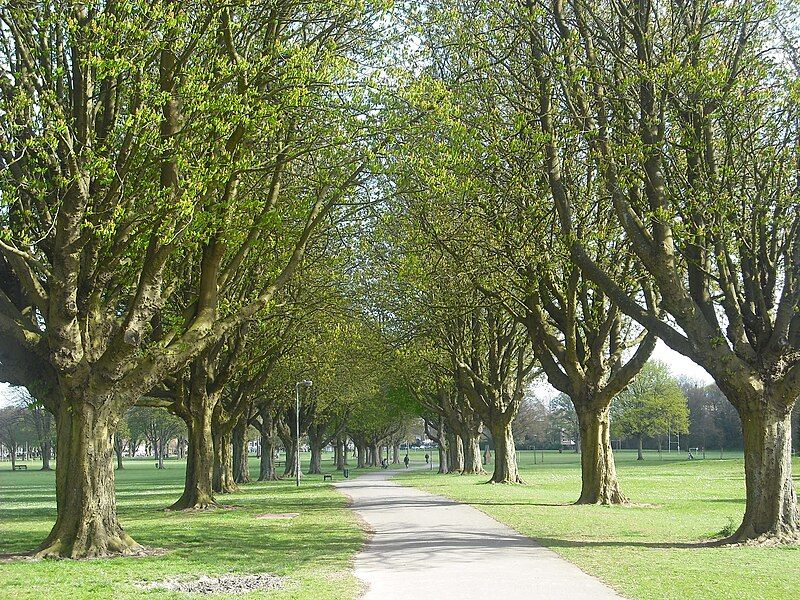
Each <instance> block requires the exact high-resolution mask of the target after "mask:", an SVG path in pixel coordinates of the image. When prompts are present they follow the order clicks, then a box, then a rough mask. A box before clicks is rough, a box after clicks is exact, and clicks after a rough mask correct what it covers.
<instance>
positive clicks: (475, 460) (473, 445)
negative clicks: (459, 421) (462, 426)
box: [461, 433, 486, 475]
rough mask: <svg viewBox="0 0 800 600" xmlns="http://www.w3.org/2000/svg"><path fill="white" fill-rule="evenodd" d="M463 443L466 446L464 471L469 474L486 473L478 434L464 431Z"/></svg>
mask: <svg viewBox="0 0 800 600" xmlns="http://www.w3.org/2000/svg"><path fill="white" fill-rule="evenodd" d="M461 445H462V447H463V448H464V469H463V470H462V473H465V474H468V475H474V474H485V473H486V471H484V469H483V465H482V464H481V449H480V446H479V445H478V436H477V435H475V436H473V435H470V434H469V433H464V435H462V436H461Z"/></svg>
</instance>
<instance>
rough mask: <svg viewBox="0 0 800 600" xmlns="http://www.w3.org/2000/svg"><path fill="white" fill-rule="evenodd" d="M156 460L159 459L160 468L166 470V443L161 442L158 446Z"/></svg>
mask: <svg viewBox="0 0 800 600" xmlns="http://www.w3.org/2000/svg"><path fill="white" fill-rule="evenodd" d="M155 448H156V458H157V459H158V468H159V469H163V468H164V454H165V453H166V442H164V441H159V442H158V444H156V447H155Z"/></svg>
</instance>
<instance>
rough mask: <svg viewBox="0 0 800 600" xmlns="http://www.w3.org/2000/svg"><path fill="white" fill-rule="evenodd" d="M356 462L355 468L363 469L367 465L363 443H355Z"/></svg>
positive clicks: (365, 449)
mask: <svg viewBox="0 0 800 600" xmlns="http://www.w3.org/2000/svg"><path fill="white" fill-rule="evenodd" d="M355 446H356V460H357V461H358V462H357V463H356V468H357V469H363V468H365V467H366V466H367V447H366V445H364V444H356V445H355Z"/></svg>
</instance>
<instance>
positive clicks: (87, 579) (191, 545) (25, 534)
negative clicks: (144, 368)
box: [0, 458, 364, 600]
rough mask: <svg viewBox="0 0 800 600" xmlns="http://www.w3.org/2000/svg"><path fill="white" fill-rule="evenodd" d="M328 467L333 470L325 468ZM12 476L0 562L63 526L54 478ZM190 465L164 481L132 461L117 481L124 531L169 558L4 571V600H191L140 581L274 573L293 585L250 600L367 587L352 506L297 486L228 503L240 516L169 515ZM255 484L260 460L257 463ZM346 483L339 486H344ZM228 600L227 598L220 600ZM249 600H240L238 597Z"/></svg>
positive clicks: (1, 498)
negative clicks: (358, 570) (358, 572)
mask: <svg viewBox="0 0 800 600" xmlns="http://www.w3.org/2000/svg"><path fill="white" fill-rule="evenodd" d="M328 462H329V461H326V465H327V464H328ZM28 464H29V465H30V466H29V468H30V469H31V470H29V471H22V472H11V466H10V464H9V463H7V462H2V463H0V554H4V553H18V552H25V551H29V550H32V549H33V548H35V547H36V546H37V544H38V543H39V542H41V541H42V540H43V539H44V538H45V536H46V535H47V533H48V532H49V530H50V527H51V526H52V524H53V522H54V520H55V496H54V475H53V473H42V472H39V471H37V470H34V469H38V468H39V465H38V464H37V463H35V462H31V463H28ZM183 469H184V465H183V464H182V463H179V462H177V461H168V462H167V468H166V469H165V470H163V471H159V470H157V469H155V468H154V462H153V461H152V460H135V461H128V462H127V463H126V464H125V469H124V470H123V471H117V501H118V508H119V516H120V520H121V521H122V524H123V526H124V527H125V528H126V530H127V531H128V533H130V534H131V535H132V536H133V537H134V539H136V540H137V541H138V542H140V543H142V544H144V545H146V546H147V547H149V548H163V549H165V550H166V553H165V554H164V555H161V556H152V557H146V558H116V559H111V560H91V561H52V560H47V561H35V562H34V561H19V560H13V561H3V562H0V598H3V599H5V598H15V599H16V598H30V599H31V600H33V599H35V600H41V599H43V598H46V599H47V600H56V599H59V598H64V599H67V598H68V599H70V600H73V599H76V598H91V599H92V600H94V599H101V598H114V599H122V598H143V597H144V598H154V599H155V598H183V597H186V596H185V595H183V594H178V593H175V592H165V591H147V592H144V591H142V590H140V589H138V588H136V587H135V586H134V584H135V582H137V581H153V580H159V579H163V578H165V577H172V576H182V575H186V576H194V577H196V576H200V575H204V574H207V575H218V574H224V573H229V572H236V573H263V572H267V573H272V574H276V575H281V576H284V577H287V578H288V580H289V581H288V585H287V586H286V588H285V589H284V590H282V591H279V592H269V593H266V592H261V593H252V594H250V595H248V596H246V597H247V598H260V597H264V598H266V597H268V598H271V599H275V600H284V599H289V598H292V599H309V600H311V599H313V600H333V599H341V600H345V599H347V600H351V599H352V598H354V597H356V596H357V595H358V593H359V589H360V583H359V582H358V580H357V579H356V578H355V577H354V576H353V575H352V564H351V562H352V558H353V556H354V555H355V554H356V552H358V550H359V549H360V548H361V546H362V543H363V539H364V536H363V533H362V531H361V529H360V528H359V526H358V524H357V522H356V520H355V518H354V516H353V514H352V513H351V512H350V511H349V510H347V508H346V507H347V501H346V499H345V497H344V496H342V495H341V494H339V493H338V492H337V491H336V490H334V489H332V488H331V487H330V485H329V483H325V484H323V482H322V477H321V476H308V477H305V478H304V479H303V482H302V483H301V487H300V489H299V490H298V489H296V488H295V486H294V482H293V481H285V482H270V483H253V484H248V485H246V486H242V491H241V493H237V494H232V495H226V496H221V497H220V498H219V499H220V500H221V501H222V502H224V503H225V504H228V505H236V506H237V508H236V509H234V510H215V511H208V512H198V513H174V512H173V513H168V512H164V510H163V509H164V508H165V507H167V506H169V505H170V504H171V503H172V502H173V501H175V500H176V499H177V498H178V496H179V495H180V493H181V490H182V489H183ZM251 472H252V474H253V475H254V476H256V477H257V475H258V472H257V459H255V458H251ZM337 479H338V477H337ZM267 512H269V513H286V512H297V513H300V516H299V517H297V518H295V519H293V520H265V519H264V520H261V519H255V518H254V517H255V515H258V514H261V513H267ZM213 597H218V598H219V597H227V596H221V595H218V596H213ZM236 597H237V598H241V597H242V596H236Z"/></svg>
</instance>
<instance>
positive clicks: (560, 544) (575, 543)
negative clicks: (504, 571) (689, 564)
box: [534, 536, 725, 550]
mask: <svg viewBox="0 0 800 600" xmlns="http://www.w3.org/2000/svg"><path fill="white" fill-rule="evenodd" d="M534 539H535V540H536V541H537V542H539V543H540V544H542V545H543V546H547V547H548V548H650V549H653V550H664V549H681V550H693V549H699V548H719V547H722V546H724V545H725V544H724V540H704V541H700V542H647V541H633V540H568V539H561V538H552V537H542V536H536V537H535V538H534Z"/></svg>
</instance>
